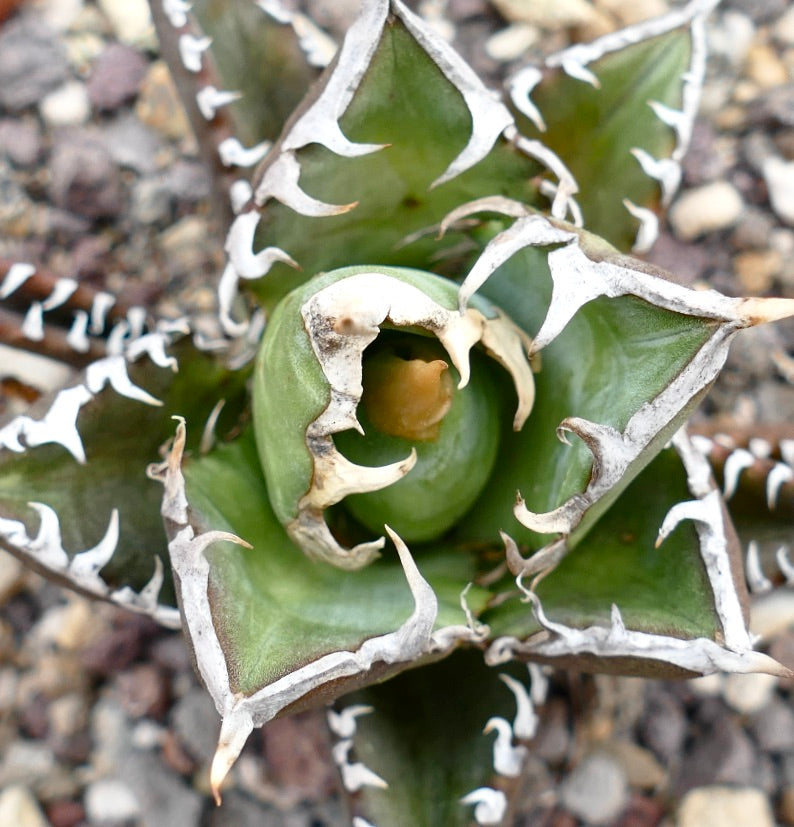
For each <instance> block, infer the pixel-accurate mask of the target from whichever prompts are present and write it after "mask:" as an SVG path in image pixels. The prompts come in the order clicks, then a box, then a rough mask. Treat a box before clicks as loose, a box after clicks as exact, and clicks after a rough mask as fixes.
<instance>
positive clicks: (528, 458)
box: [458, 248, 716, 547]
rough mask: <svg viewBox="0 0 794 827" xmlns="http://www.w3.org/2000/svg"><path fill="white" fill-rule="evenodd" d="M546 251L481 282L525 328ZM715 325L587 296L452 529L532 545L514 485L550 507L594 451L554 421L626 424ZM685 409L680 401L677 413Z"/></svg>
mask: <svg viewBox="0 0 794 827" xmlns="http://www.w3.org/2000/svg"><path fill="white" fill-rule="evenodd" d="M548 252H549V251H548V249H547V248H546V249H543V248H541V249H538V248H532V249H524V250H522V251H520V252H518V253H517V254H516V255H514V256H513V257H512V258H511V259H510V260H509V261H507V262H506V263H505V264H503V265H502V266H501V267H500V268H499V269H498V270H497V271H496V272H495V273H494V274H493V275H492V276H491V278H490V279H489V281H488V282H487V283H486V284H485V286H484V287H483V288H482V292H484V293H485V294H487V295H488V297H489V298H490V299H491V300H492V301H493V302H494V304H496V305H497V306H499V307H509V308H511V313H512V314H513V316H514V318H515V320H516V322H517V324H519V325H520V326H521V327H523V328H524V329H525V330H526V331H528V332H529V333H530V335H535V334H537V332H538V331H539V330H540V329H541V325H542V323H543V320H544V319H545V317H546V315H547V312H548V309H549V306H550V302H551V292H552V278H551V274H550V272H549V265H548V258H547V256H548ZM715 329H716V325H715V323H714V322H713V321H711V320H706V319H703V318H700V317H698V316H687V315H683V314H677V313H674V312H671V311H669V310H665V309H662V308H659V307H654V306H653V305H652V304H650V303H649V302H647V301H643V300H642V299H640V298H636V297H633V296H621V297H617V298H606V297H605V296H601V297H599V298H597V299H595V300H593V301H592V302H590V303H588V304H585V305H584V306H583V307H582V308H581V309H580V310H579V311H578V312H577V313H576V314H575V315H574V317H573V318H572V319H571V321H570V322H569V323H568V324H567V326H566V327H565V329H564V330H563V331H562V333H561V334H560V335H559V336H558V337H557V338H556V339H555V340H554V341H553V342H552V343H551V344H549V345H548V346H547V347H546V348H544V349H543V350H542V351H541V369H540V371H539V372H538V373H537V374H536V377H535V382H536V390H537V393H536V401H535V407H534V409H533V411H532V415H531V416H530V418H529V420H528V421H527V423H526V424H525V425H524V427H523V428H522V429H521V431H520V432H518V433H513V432H512V431H509V430H508V429H505V432H504V433H503V436H502V447H501V450H500V455H499V458H498V460H497V467H498V468H499V473H498V474H497V475H495V476H494V478H493V480H492V483H491V485H490V486H489V488H488V490H487V492H486V493H485V494H484V495H483V497H482V498H481V500H480V501H479V502H478V503H477V505H476V506H475V507H474V508H473V509H472V511H471V513H470V515H469V516H468V517H467V518H464V520H463V521H462V522H461V523H460V526H459V531H458V536H460V537H461V538H463V537H469V538H471V537H472V536H474V537H476V538H478V539H480V540H483V541H484V540H486V539H487V538H491V539H493V538H494V537H496V536H497V534H498V531H499V530H504V531H507V532H508V533H510V534H511V536H514V537H515V539H516V540H517V541H518V542H519V543H522V542H524V543H529V544H530V546H532V547H537V545H538V543H539V542H542V539H543V538H540V537H538V536H537V535H535V534H533V533H532V532H531V531H530V530H529V529H527V528H525V527H523V526H522V525H520V524H519V523H518V522H517V521H516V520H515V518H514V517H513V504H514V499H515V493H516V491H518V492H520V494H521V496H522V498H523V499H524V501H525V502H526V504H527V508H529V509H530V510H531V511H533V512H538V513H540V512H548V511H551V510H552V509H554V508H556V507H558V506H559V505H560V504H561V503H562V502H564V501H566V500H568V499H569V498H571V497H573V496H575V495H577V494H578V493H580V492H582V491H583V490H584V489H585V487H586V485H587V483H588V480H589V479H590V475H591V471H592V467H593V455H592V454H591V452H590V450H588V448H587V446H586V445H585V443H584V442H583V441H581V440H579V439H576V438H569V439H570V444H566V443H565V442H562V441H561V440H560V439H559V437H558V435H557V427H558V426H559V425H560V423H562V422H563V421H564V420H565V419H566V418H567V417H571V416H573V417H581V418H583V419H587V420H590V421H592V422H598V423H601V424H603V425H607V426H610V427H612V428H615V429H618V430H621V431H622V430H624V429H625V428H626V425H627V423H628V422H629V420H630V419H631V417H632V416H633V415H634V414H635V413H636V412H637V411H638V410H639V409H640V408H642V406H643V405H645V404H646V403H647V402H648V401H649V400H651V399H653V398H654V397H657V396H658V395H659V394H660V393H661V392H662V391H664V390H665V389H666V388H667V387H668V386H669V385H670V383H671V382H672V381H673V380H674V379H675V378H676V377H678V376H679V375H680V373H681V371H682V370H683V369H684V368H685V367H686V366H687V365H688V364H689V363H690V362H691V360H692V358H693V356H694V355H695V354H696V353H697V352H698V351H699V350H700V349H701V348H702V347H703V346H704V345H705V344H706V342H708V341H709V339H710V338H711V337H712V336H713V335H714V333H715ZM689 408H690V406H685V407H684V409H683V410H682V411H681V413H680V415H679V419H682V418H683V417H685V416H686V415H687V413H688V410H689ZM676 427H677V425H675V423H670V422H659V429H660V430H662V431H664V432H666V433H667V436H666V437H664V439H667V438H669V436H670V435H671V433H672V430H675V428H676ZM671 429H672V430H671ZM656 450H658V446H657V448H656ZM648 458H649V459H650V456H649V457H648Z"/></svg>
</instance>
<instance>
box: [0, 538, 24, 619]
mask: <svg viewBox="0 0 794 827" xmlns="http://www.w3.org/2000/svg"><path fill="white" fill-rule="evenodd" d="M24 582H25V567H24V566H23V565H22V563H20V562H19V560H17V558H16V557H14V556H13V555H12V554H9V553H8V552H7V551H2V550H0V606H1V605H2V604H4V603H5V602H6V601H7V600H8V599H9V598H11V597H13V596H14V595H15V594H17V592H19V591H20V589H21V588H22V586H23V585H24Z"/></svg>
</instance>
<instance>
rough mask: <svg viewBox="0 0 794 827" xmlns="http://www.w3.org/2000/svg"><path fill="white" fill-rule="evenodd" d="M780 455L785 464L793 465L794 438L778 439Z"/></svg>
mask: <svg viewBox="0 0 794 827" xmlns="http://www.w3.org/2000/svg"><path fill="white" fill-rule="evenodd" d="M780 456H782V457H783V462H785V463H786V465H789V466H791V467H794V439H781V440H780Z"/></svg>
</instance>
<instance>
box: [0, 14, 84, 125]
mask: <svg viewBox="0 0 794 827" xmlns="http://www.w3.org/2000/svg"><path fill="white" fill-rule="evenodd" d="M68 77H69V65H68V63H67V62H66V53H65V51H64V48H63V45H62V44H61V43H60V41H59V40H58V38H57V37H56V36H55V33H54V32H53V31H52V29H51V28H50V27H49V26H47V25H46V24H45V23H43V22H42V21H41V20H39V19H38V18H37V17H36V16H34V15H23V16H20V17H18V18H16V19H14V20H11V21H9V22H8V23H6V24H5V25H4V26H3V27H2V29H0V107H5V108H7V109H9V110H11V111H14V112H16V111H19V110H20V109H24V108H25V107H26V106H30V105H31V104H34V103H38V102H39V101H40V100H41V99H42V98H43V97H44V95H46V94H47V93H48V92H50V91H52V90H53V89H55V88H57V87H58V86H60V85H61V84H62V83H64V82H65V81H66V80H67V79H68Z"/></svg>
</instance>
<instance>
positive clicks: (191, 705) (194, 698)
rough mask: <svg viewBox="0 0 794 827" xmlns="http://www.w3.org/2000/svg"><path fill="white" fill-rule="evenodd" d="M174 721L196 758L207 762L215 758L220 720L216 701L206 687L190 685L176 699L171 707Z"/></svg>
mask: <svg viewBox="0 0 794 827" xmlns="http://www.w3.org/2000/svg"><path fill="white" fill-rule="evenodd" d="M171 724H172V726H173V728H174V732H175V734H176V736H177V737H178V738H179V740H180V741H181V743H182V744H183V745H184V746H185V748H186V750H187V751H188V753H190V755H192V756H193V758H195V759H197V760H198V761H201V762H203V763H205V764H209V763H210V761H212V757H213V755H215V748H216V747H217V746H218V733H219V732H220V726H221V722H220V719H219V718H218V713H217V711H216V709H215V704H213V702H212V699H211V698H210V696H209V695H208V694H207V692H205V691H204V689H201V688H199V687H196V688H194V689H191V690H190V692H188V693H187V695H185V696H184V697H183V698H180V699H179V700H178V701H177V703H176V705H175V706H174V708H173V709H172V710H171Z"/></svg>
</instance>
